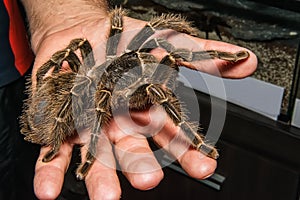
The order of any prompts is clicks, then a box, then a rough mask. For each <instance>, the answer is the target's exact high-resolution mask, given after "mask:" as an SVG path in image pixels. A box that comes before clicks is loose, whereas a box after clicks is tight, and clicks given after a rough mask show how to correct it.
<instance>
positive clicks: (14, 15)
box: [0, 0, 34, 87]
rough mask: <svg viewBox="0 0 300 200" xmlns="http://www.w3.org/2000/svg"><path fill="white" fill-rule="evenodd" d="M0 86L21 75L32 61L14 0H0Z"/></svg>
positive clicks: (23, 27)
mask: <svg viewBox="0 0 300 200" xmlns="http://www.w3.org/2000/svg"><path fill="white" fill-rule="evenodd" d="M0 49H1V54H0V87H2V86H4V85H7V84H9V83H11V82H13V81H15V80H17V79H18V78H20V77H21V76H23V75H24V74H25V73H26V72H27V71H28V69H29V68H30V66H31V65H32V62H33V58H34V57H33V53H32V51H31V50H30V46H29V43H28V39H27V34H26V29H25V26H24V19H23V17H22V15H21V12H20V10H19V6H18V3H17V1H16V0H2V1H1V0H0Z"/></svg>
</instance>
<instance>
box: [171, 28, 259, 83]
mask: <svg viewBox="0 0 300 200" xmlns="http://www.w3.org/2000/svg"><path fill="white" fill-rule="evenodd" d="M168 41H169V42H170V43H172V44H174V46H175V47H176V48H187V49H189V50H191V51H207V50H216V51H221V52H229V53H236V52H239V51H247V52H248V53H249V57H248V58H247V59H245V60H241V61H239V62H229V61H224V60H221V59H212V60H201V61H199V62H192V63H187V62H184V63H182V64H183V65H184V66H186V67H189V68H191V69H196V70H198V71H202V72H205V73H209V74H212V75H216V76H221V77H225V78H244V77H246V76H249V75H251V74H252V73H253V72H254V71H255V69H256V67H257V57H256V55H255V54H254V53H253V52H252V51H250V50H249V49H246V48H243V47H240V46H236V45H233V44H229V43H226V42H221V41H214V40H205V39H201V38H196V37H192V36H189V35H185V34H171V35H170V37H168Z"/></svg>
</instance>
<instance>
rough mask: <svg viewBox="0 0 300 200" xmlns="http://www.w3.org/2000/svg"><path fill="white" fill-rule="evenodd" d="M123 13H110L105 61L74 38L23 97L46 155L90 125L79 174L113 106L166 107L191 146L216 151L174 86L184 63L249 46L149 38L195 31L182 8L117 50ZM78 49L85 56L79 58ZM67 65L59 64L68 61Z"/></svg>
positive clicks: (33, 136) (25, 128)
mask: <svg viewBox="0 0 300 200" xmlns="http://www.w3.org/2000/svg"><path fill="white" fill-rule="evenodd" d="M123 15H124V12H123V11H122V10H121V9H114V10H113V11H112V12H111V15H110V16H111V30H110V38H109V40H108V42H107V48H106V56H107V61H106V62H105V63H103V64H101V65H95V60H94V56H93V50H92V48H91V45H90V43H89V42H88V40H86V39H81V38H80V39H74V40H72V41H71V42H70V44H69V45H68V46H67V47H66V48H65V49H63V50H61V51H58V52H56V53H55V54H54V55H52V57H51V59H50V60H49V61H47V62H46V63H45V64H44V65H42V66H41V67H40V68H39V69H38V71H37V76H36V77H37V84H36V86H35V88H34V89H33V90H34V91H30V93H32V95H31V96H30V98H29V99H28V100H27V102H26V104H25V105H26V106H25V109H24V114H23V115H22V118H21V121H22V133H23V134H24V135H25V136H26V137H25V139H26V140H28V141H31V142H34V143H38V144H41V145H46V146H50V147H51V150H50V151H49V152H48V153H47V154H46V155H45V157H44V158H43V161H45V162H47V161H50V160H52V159H53V158H54V157H55V155H56V154H57V152H58V150H59V148H60V146H61V144H62V143H63V142H64V141H65V140H66V139H67V138H68V137H70V136H73V135H75V134H77V133H76V130H80V129H83V128H90V131H91V138H90V143H89V151H88V152H87V154H86V161H85V162H84V163H82V164H81V165H80V166H79V167H78V169H77V172H76V173H77V178H79V179H83V178H84V177H85V176H86V175H87V173H88V171H89V169H90V167H91V165H92V164H93V162H94V160H95V154H96V153H97V152H96V146H97V141H98V136H99V134H101V131H103V127H104V126H106V125H108V124H109V122H110V120H111V119H112V117H113V111H112V110H113V109H116V108H119V107H122V106H128V108H129V109H134V110H141V109H145V108H146V107H147V106H148V105H149V104H156V105H160V106H162V108H163V109H164V110H165V112H166V113H167V115H168V116H169V117H170V118H171V120H172V121H173V122H174V124H175V125H177V126H179V127H180V128H181V129H182V130H183V132H184V133H185V135H186V136H187V138H189V139H190V143H191V145H192V146H193V147H194V148H195V149H197V150H199V151H200V152H202V153H204V154H205V155H207V156H209V157H212V158H215V159H216V158H217V157H218V152H217V151H216V149H215V148H214V147H213V146H211V145H209V144H206V143H205V142H204V140H203V136H202V135H201V134H200V133H198V132H197V128H195V127H194V126H192V125H191V123H190V122H189V121H188V120H187V117H186V116H185V115H184V113H183V112H182V110H181V107H180V102H179V101H178V99H177V97H176V95H175V94H174V93H173V92H172V90H173V88H174V82H175V81H174V80H175V79H176V77H177V72H178V69H179V65H180V63H182V62H183V61H184V62H192V61H196V60H204V59H214V58H218V59H222V60H226V61H229V62H237V61H239V60H243V59H246V58H247V57H248V56H249V54H248V52H246V51H240V52H237V53H228V52H219V51H214V50H209V51H198V52H191V51H189V50H187V49H176V48H175V47H174V46H173V45H172V44H170V43H168V42H167V41H166V40H165V39H163V38H155V37H151V36H153V35H154V33H155V32H156V31H157V30H160V29H173V30H175V31H178V32H182V33H186V34H190V35H194V33H196V31H195V29H194V28H191V27H190V25H189V23H187V22H186V21H185V20H184V19H182V17H180V16H179V15H172V14H170V15H162V16H160V17H155V18H153V19H152V20H151V21H150V22H149V23H148V24H147V25H146V26H145V27H144V28H142V29H141V30H140V32H139V33H137V35H135V36H134V38H133V39H132V41H131V42H130V43H129V45H128V46H127V49H126V51H125V52H124V53H123V54H121V55H120V56H116V50H117V45H118V43H119V39H120V35H121V33H122V29H123V27H122V23H123V21H122V18H123ZM158 47H160V48H163V49H165V51H166V52H167V55H166V56H165V57H164V58H163V59H162V60H161V61H158V60H157V59H156V58H155V57H154V56H153V55H152V54H150V51H151V50H153V49H155V48H158ZM77 51H80V55H81V56H80V58H79V57H78V54H79V53H77V54H76V53H75V52H77ZM66 62H67V63H68V65H69V68H70V70H69V71H66V70H61V69H62V66H63V63H66Z"/></svg>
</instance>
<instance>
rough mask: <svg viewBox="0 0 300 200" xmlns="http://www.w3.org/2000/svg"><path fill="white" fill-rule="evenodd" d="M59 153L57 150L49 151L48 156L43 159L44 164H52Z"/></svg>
mask: <svg viewBox="0 0 300 200" xmlns="http://www.w3.org/2000/svg"><path fill="white" fill-rule="evenodd" d="M57 152H58V149H57V148H52V149H51V150H50V151H48V152H47V153H46V155H45V156H44V157H43V160H42V161H43V162H50V161H51V160H52V159H53V158H54V157H55V155H56V154H57Z"/></svg>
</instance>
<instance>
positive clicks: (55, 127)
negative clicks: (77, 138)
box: [22, 72, 76, 162]
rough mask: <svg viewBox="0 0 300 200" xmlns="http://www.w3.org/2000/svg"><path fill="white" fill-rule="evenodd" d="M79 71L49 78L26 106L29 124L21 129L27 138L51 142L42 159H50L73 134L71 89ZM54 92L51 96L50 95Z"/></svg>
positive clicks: (38, 141) (33, 140) (32, 140)
mask: <svg viewBox="0 0 300 200" xmlns="http://www.w3.org/2000/svg"><path fill="white" fill-rule="evenodd" d="M75 76H76V74H75V73H73V72H66V73H61V74H57V75H54V76H51V77H47V78H46V79H45V81H44V83H43V84H42V86H41V87H40V88H38V90H37V92H36V93H34V94H33V96H32V99H31V101H30V106H29V105H26V106H27V110H26V113H27V117H26V119H22V120H26V121H22V124H27V123H28V127H30V128H27V127H25V129H22V133H23V134H24V135H25V140H28V141H31V142H33V143H37V144H42V145H48V146H50V147H51V149H50V150H49V151H48V152H47V153H46V155H45V156H44V158H43V162H48V161H50V160H52V159H53V158H54V156H55V155H56V154H57V152H58V150H59V148H60V146H61V144H62V143H63V141H64V140H65V139H66V138H67V137H69V136H71V135H73V134H74V132H73V131H74V123H73V116H72V95H71V92H70V91H71V88H72V86H73V81H74V78H75ZM49 94H51V95H49Z"/></svg>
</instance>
